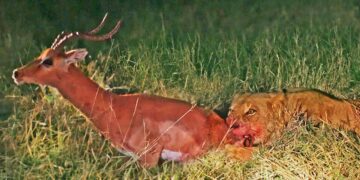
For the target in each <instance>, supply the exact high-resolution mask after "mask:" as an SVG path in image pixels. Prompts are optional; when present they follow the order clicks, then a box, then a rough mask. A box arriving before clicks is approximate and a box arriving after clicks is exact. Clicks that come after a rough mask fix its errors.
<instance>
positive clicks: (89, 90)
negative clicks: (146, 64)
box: [53, 65, 113, 131]
mask: <svg viewBox="0 0 360 180" xmlns="http://www.w3.org/2000/svg"><path fill="white" fill-rule="evenodd" d="M53 86H54V87H55V88H57V89H58V90H59V92H60V93H61V94H62V95H63V96H64V98H66V99H68V100H69V101H70V102H71V103H72V104H73V105H74V106H75V107H77V108H78V109H79V110H80V111H81V112H82V113H84V114H85V115H86V116H87V117H88V118H90V120H91V121H92V122H93V123H94V125H95V126H96V127H97V128H99V129H100V130H101V131H103V130H105V129H104V127H102V125H103V124H105V123H104V122H103V121H104V120H106V118H104V117H105V116H106V115H107V114H108V111H109V109H111V100H112V98H113V94H112V93H110V92H108V91H105V90H104V89H103V88H101V87H100V86H99V85H98V84H96V83H95V82H94V81H92V80H91V79H90V78H88V77H86V76H85V75H84V74H83V73H82V72H81V71H80V70H79V69H78V68H76V67H75V66H73V65H71V66H70V67H69V71H68V73H66V74H64V75H62V77H61V81H60V82H59V83H57V84H56V85H53ZM99 120H101V121H102V122H99Z"/></svg>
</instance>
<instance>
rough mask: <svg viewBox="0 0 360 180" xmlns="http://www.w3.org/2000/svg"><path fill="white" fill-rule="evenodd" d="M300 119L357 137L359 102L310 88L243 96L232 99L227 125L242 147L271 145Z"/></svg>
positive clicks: (359, 126)
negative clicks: (351, 132)
mask: <svg viewBox="0 0 360 180" xmlns="http://www.w3.org/2000/svg"><path fill="white" fill-rule="evenodd" d="M249 112H250V113H249ZM303 119H305V120H310V121H312V122H314V123H315V124H318V123H320V122H324V123H326V124H329V125H330V126H332V127H334V128H343V129H345V130H349V131H354V132H355V133H357V134H358V135H360V101H359V100H346V99H339V98H336V97H333V96H331V95H329V94H327V93H324V92H322V91H319V90H309V89H295V90H291V91H283V92H275V93H253V94H244V95H240V96H236V97H235V98H234V99H233V102H232V105H231V108H230V112H229V117H228V118H227V123H228V124H229V125H230V126H232V127H233V129H232V133H233V134H234V135H235V136H236V137H237V139H238V140H239V142H241V143H240V144H241V145H244V146H252V145H254V144H269V143H271V142H272V141H273V140H274V139H276V138H278V137H279V136H280V135H281V133H282V132H283V131H284V129H285V128H286V127H287V126H289V125H294V124H296V121H299V120H303ZM246 137H247V138H249V137H250V140H249V139H248V140H247V139H246ZM246 141H251V143H250V144H249V142H246Z"/></svg>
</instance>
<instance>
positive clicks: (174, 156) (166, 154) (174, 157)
mask: <svg viewBox="0 0 360 180" xmlns="http://www.w3.org/2000/svg"><path fill="white" fill-rule="evenodd" d="M182 155H183V153H181V152H179V151H170V150H167V149H164V150H163V151H162V152H161V159H166V160H170V161H180V160H181V157H182Z"/></svg>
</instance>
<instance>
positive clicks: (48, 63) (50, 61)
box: [41, 58, 53, 67]
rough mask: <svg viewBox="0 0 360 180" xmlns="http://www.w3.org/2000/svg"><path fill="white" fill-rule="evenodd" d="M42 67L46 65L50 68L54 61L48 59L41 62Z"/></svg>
mask: <svg viewBox="0 0 360 180" xmlns="http://www.w3.org/2000/svg"><path fill="white" fill-rule="evenodd" d="M41 64H42V65H44V66H45V67H49V66H52V65H53V60H52V59H50V58H47V59H44V60H43V61H42V62H41Z"/></svg>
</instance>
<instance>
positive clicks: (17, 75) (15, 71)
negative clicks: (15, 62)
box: [12, 69, 20, 85]
mask: <svg viewBox="0 0 360 180" xmlns="http://www.w3.org/2000/svg"><path fill="white" fill-rule="evenodd" d="M19 75H20V73H19V71H18V70H17V69H15V70H14V71H13V74H12V78H13V80H14V82H15V84H17V85H19V84H20V83H19V81H18V78H19Z"/></svg>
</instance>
